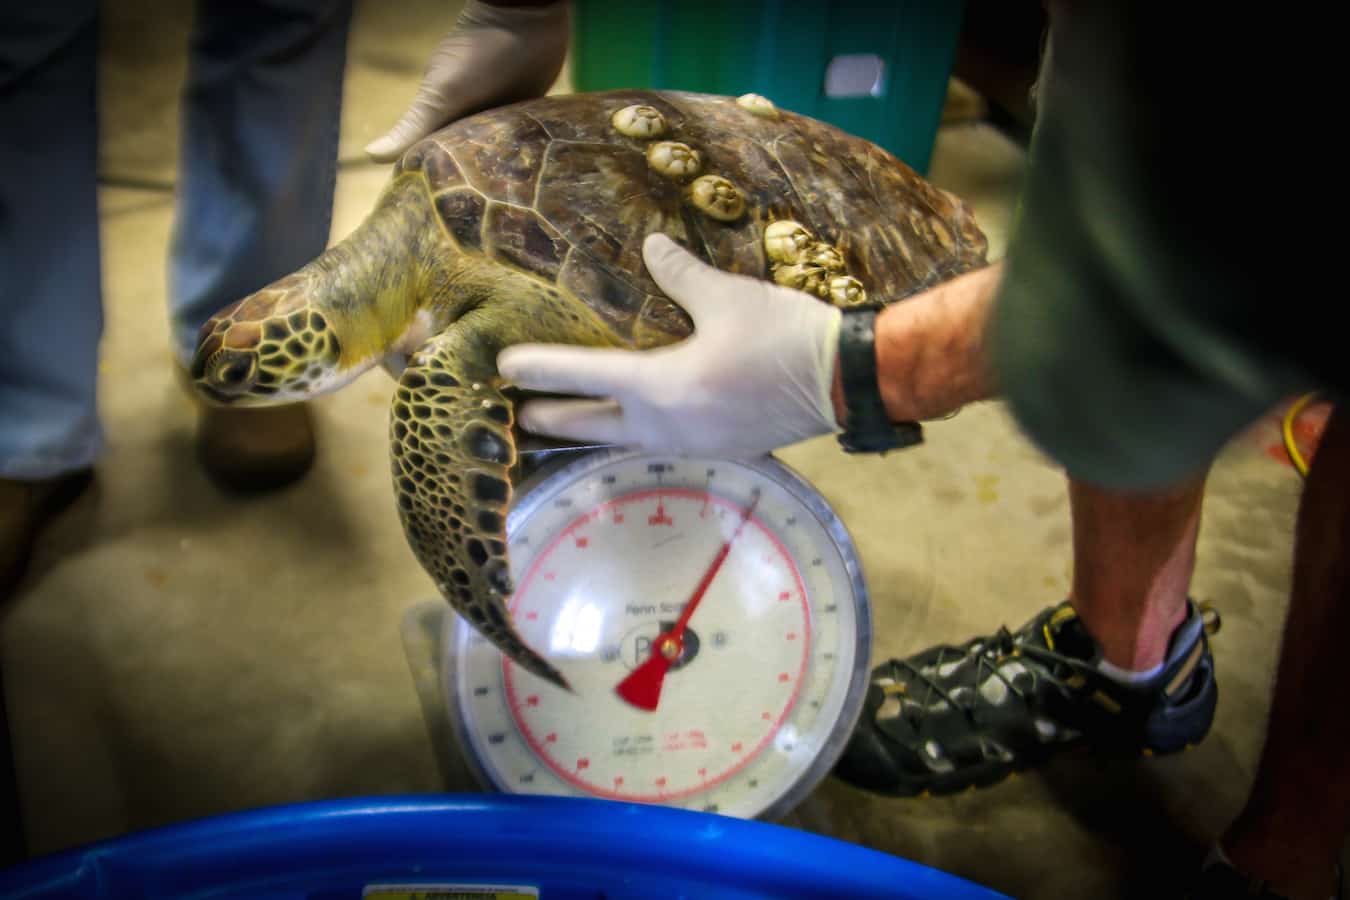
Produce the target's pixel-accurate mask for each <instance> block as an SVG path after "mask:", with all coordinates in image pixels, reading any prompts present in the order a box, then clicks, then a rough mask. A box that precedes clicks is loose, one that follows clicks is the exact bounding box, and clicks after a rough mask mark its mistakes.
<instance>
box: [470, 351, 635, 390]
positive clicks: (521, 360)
mask: <svg viewBox="0 0 1350 900" xmlns="http://www.w3.org/2000/svg"><path fill="white" fill-rule="evenodd" d="M640 367H641V363H640V354H639V353H638V352H637V351H631V350H612V349H608V348H597V347H574V346H570V345H565V344H516V345H514V346H511V347H507V348H506V349H505V350H503V351H502V352H501V353H500V354H498V356H497V371H499V372H500V373H501V374H502V377H504V378H506V379H507V380H508V381H511V382H513V383H514V384H516V385H517V386H519V387H522V388H524V389H526V390H530V391H544V392H547V393H551V394H580V395H582V396H586V397H614V396H617V395H619V394H622V393H624V392H625V390H626V389H628V388H631V387H632V386H633V380H634V378H635V376H637V374H638V371H639V369H640Z"/></svg>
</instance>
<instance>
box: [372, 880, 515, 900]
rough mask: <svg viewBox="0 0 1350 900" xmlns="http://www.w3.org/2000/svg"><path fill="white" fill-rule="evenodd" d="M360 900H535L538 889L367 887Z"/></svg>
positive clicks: (478, 885)
mask: <svg viewBox="0 0 1350 900" xmlns="http://www.w3.org/2000/svg"><path fill="white" fill-rule="evenodd" d="M361 896H362V897H363V898H364V900H538V897H539V889H538V888H534V887H528V886H524V885H518V884H511V885H507V884H369V885H366V889H365V890H364V891H363V892H362V893H361Z"/></svg>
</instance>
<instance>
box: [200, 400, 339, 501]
mask: <svg viewBox="0 0 1350 900" xmlns="http://www.w3.org/2000/svg"><path fill="white" fill-rule="evenodd" d="M197 458H198V459H199V460H200V461H201V464H202V465H203V466H204V467H205V468H206V471H207V474H209V475H210V476H211V478H212V479H213V480H215V482H216V483H217V484H219V485H220V486H221V487H223V488H225V489H226V490H230V491H234V492H237V493H257V492H260V491H269V490H275V489H276V488H280V487H284V486H285V485H288V484H290V483H291V482H293V481H296V480H297V479H299V478H300V477H301V476H302V475H304V474H305V473H306V472H308V471H309V468H310V466H311V465H312V464H313V462H314V420H313V418H312V417H311V415H310V412H309V407H308V406H307V405H305V404H303V403H296V404H292V405H289V406H268V407H254V408H242V407H239V408H235V407H224V406H202V407H201V408H200V409H199V411H198V419H197Z"/></svg>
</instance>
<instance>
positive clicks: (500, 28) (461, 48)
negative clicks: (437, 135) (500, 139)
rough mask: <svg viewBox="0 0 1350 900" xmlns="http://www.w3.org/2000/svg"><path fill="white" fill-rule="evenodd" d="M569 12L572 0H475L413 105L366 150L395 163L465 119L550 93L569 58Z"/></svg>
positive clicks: (449, 37) (439, 54)
mask: <svg viewBox="0 0 1350 900" xmlns="http://www.w3.org/2000/svg"><path fill="white" fill-rule="evenodd" d="M568 12H569V3H568V2H566V0H556V2H554V3H550V4H548V5H547V6H513V7H497V6H490V5H488V4H487V3H484V2H482V0H468V2H466V3H465V4H464V9H463V11H462V12H461V13H460V15H459V19H458V20H457V21H456V22H455V27H454V28H452V29H451V30H450V33H449V34H447V35H446V36H445V37H444V38H443V39H442V40H441V43H440V45H439V46H437V48H436V52H435V53H433V54H432V56H431V62H430V63H428V64H427V72H426V75H425V76H424V77H423V78H422V86H421V87H420V88H418V90H417V96H416V98H414V99H413V102H412V106H410V107H409V108H408V111H407V112H405V113H404V114H403V118H402V119H399V121H398V124H397V125H395V126H394V127H393V128H392V129H390V130H389V132H388V133H387V134H385V135H384V136H382V137H379V138H376V139H375V140H374V141H371V142H370V144H369V145H367V146H366V153H367V154H369V155H370V157H371V158H372V159H374V160H375V161H376V162H393V161H394V160H396V159H398V158H399V157H400V156H402V155H403V153H404V151H406V150H407V149H408V148H409V147H411V146H412V145H413V144H415V143H417V142H418V141H419V140H421V139H422V138H424V137H426V136H427V135H429V134H431V133H432V132H433V131H436V130H437V129H439V128H441V127H442V126H444V125H447V124H448V123H450V122H452V121H454V120H455V119H458V118H460V117H461V116H465V115H468V114H469V113H474V112H478V111H480V110H483V109H487V108H488V107H491V106H497V105H501V104H505V103H510V102H514V101H516V100H526V99H529V98H531V97H541V96H543V95H544V94H545V93H546V92H547V91H548V89H549V88H550V87H551V86H552V85H553V82H554V80H555V79H556V78H557V77H558V73H559V72H560V71H562V65H563V60H564V59H565V58H566V56H567V42H568V39H569V37H570V35H571V26H570V24H569V21H568Z"/></svg>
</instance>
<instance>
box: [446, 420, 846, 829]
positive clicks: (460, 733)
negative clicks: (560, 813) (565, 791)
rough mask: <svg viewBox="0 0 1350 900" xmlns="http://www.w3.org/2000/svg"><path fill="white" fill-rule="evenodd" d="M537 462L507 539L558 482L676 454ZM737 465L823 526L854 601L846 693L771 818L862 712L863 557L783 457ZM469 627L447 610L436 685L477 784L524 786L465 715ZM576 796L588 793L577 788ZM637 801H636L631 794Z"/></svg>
mask: <svg viewBox="0 0 1350 900" xmlns="http://www.w3.org/2000/svg"><path fill="white" fill-rule="evenodd" d="M541 458H542V462H540V464H539V466H538V468H537V469H535V470H534V471H533V472H532V473H531V474H530V475H529V476H528V477H527V478H526V479H525V480H524V481H523V482H522V483H521V485H520V486H519V488H518V490H517V492H516V496H515V500H514V502H513V504H512V508H511V510H510V512H509V513H508V515H507V526H506V527H507V538H508V541H509V540H510V538H511V536H513V535H514V534H515V533H516V532H517V530H518V529H519V528H520V527H521V525H522V523H524V522H527V521H529V520H530V519H531V517H533V516H534V515H535V514H536V513H537V512H538V511H539V510H540V508H541V507H542V505H543V504H545V503H547V502H548V501H549V500H550V499H551V498H552V497H553V496H554V495H555V494H556V493H557V492H558V490H559V489H561V488H560V487H559V486H565V485H570V484H573V483H576V482H579V481H581V480H582V479H584V478H586V477H587V476H588V475H590V474H592V473H594V472H596V471H597V470H599V469H602V468H604V467H606V466H609V465H612V464H615V463H621V462H626V461H630V460H632V459H634V458H650V459H652V460H653V461H654V462H655V461H680V457H671V456H665V455H659V454H650V453H645V452H642V451H636V450H625V449H622V448H613V447H610V448H601V449H595V450H589V449H588V450H583V451H573V452H567V451H561V452H557V453H549V454H541ZM735 463H736V464H737V465H741V466H745V467H747V468H750V469H753V470H755V471H756V472H757V473H758V474H759V475H761V476H762V477H765V478H767V479H769V480H771V481H773V482H775V483H776V484H777V485H778V486H779V487H780V488H782V489H783V490H784V491H786V492H787V493H788V494H790V495H791V496H792V497H793V499H795V500H796V501H797V502H799V503H800V504H801V505H802V506H803V508H805V509H806V510H807V511H808V512H810V513H811V515H813V516H814V517H815V518H816V520H817V523H818V524H819V525H820V526H821V528H822V529H823V531H824V532H825V533H826V534H827V535H828V536H829V539H830V541H831V542H832V543H833V547H834V549H835V550H836V551H837V552H838V553H839V555H840V558H841V561H842V564H843V567H844V572H845V576H846V579H847V583H848V588H849V591H850V594H851V597H850V600H851V602H852V605H853V615H854V623H855V627H854V632H855V637H856V641H857V647H856V651H855V653H854V656H853V663H852V666H851V667H850V669H849V671H848V674H847V678H848V684H847V688H846V690H845V694H844V700H843V703H842V705H841V707H840V710H839V713H838V715H837V716H836V718H835V722H834V724H833V726H832V730H831V733H830V735H829V737H828V738H827V739H826V740H825V741H824V743H823V744H822V745H821V748H820V751H819V752H818V753H817V754H816V756H815V758H814V759H813V760H812V762H811V763H810V764H809V765H807V766H806V767H805V768H804V769H802V770H801V771H800V772H799V773H798V775H797V776H796V778H795V779H794V780H793V781H792V782H791V783H790V784H789V785H788V787H787V788H786V789H785V790H784V791H783V792H782V793H781V794H780V795H779V796H778V797H777V798H776V799H775V800H774V801H773V802H772V803H770V804H768V805H766V806H765V807H764V808H763V809H762V810H761V811H759V812H757V813H756V814H755V816H754V818H757V819H762V820H767V821H773V820H777V819H780V818H782V817H783V816H785V815H786V814H787V813H789V812H791V811H792V810H793V809H794V808H796V807H797V806H798V805H799V804H800V803H801V802H802V800H804V799H805V797H806V795H807V794H809V793H810V792H811V791H812V790H814V789H815V788H816V787H817V786H818V785H819V784H820V783H821V782H822V781H823V780H824V779H825V778H826V777H827V776H828V775H829V773H830V771H831V770H832V769H833V768H834V765H835V763H837V762H838V760H839V757H840V756H841V755H842V754H843V752H844V749H845V747H846V746H847V744H848V741H849V738H850V736H851V735H852V733H853V730H854V728H855V727H856V725H857V722H858V719H859V716H860V715H861V713H862V707H863V701H864V699H865V697H866V694H867V686H868V674H869V671H870V657H871V646H872V618H871V603H870V597H869V594H868V590H867V584H866V580H865V578H864V577H863V572H862V564H861V560H860V558H859V556H858V552H857V548H856V546H855V545H854V542H853V538H852V536H851V535H850V534H849V532H848V529H847V528H846V527H845V526H844V523H843V521H842V520H841V519H840V518H839V516H838V514H836V513H835V511H834V509H833V508H832V507H831V506H830V505H829V503H828V502H827V501H826V500H825V498H824V497H823V496H822V495H821V494H820V492H819V491H817V490H816V489H815V488H814V487H812V486H811V484H810V483H809V482H807V481H806V480H805V479H804V478H802V477H801V476H800V475H799V474H797V473H796V472H795V471H793V470H792V469H791V468H789V467H788V466H787V465H786V464H784V463H783V462H781V461H780V460H778V459H775V458H773V457H772V456H763V457H760V458H757V459H739V460H736V461H735ZM474 635H475V632H474V630H473V628H472V627H471V626H470V625H469V623H468V622H467V621H466V620H464V619H462V618H461V617H459V616H457V615H455V614H454V613H453V612H451V613H450V614H449V615H447V616H446V628H445V633H444V651H445V653H444V657H443V658H444V659H445V660H446V664H445V665H444V666H443V667H442V670H443V677H442V687H443V689H444V692H445V695H444V696H445V700H446V702H447V703H448V705H449V707H450V721H451V724H452V728H453V731H454V734H455V738H456V740H457V741H458V744H459V749H460V750H461V751H462V753H463V756H464V758H465V760H466V762H467V763H468V765H469V768H470V770H471V771H472V772H473V774H474V777H475V778H476V779H477V781H478V782H479V784H480V785H481V786H482V787H483V788H485V789H487V790H491V791H498V792H507V793H529V792H521V791H516V790H514V789H512V788H511V787H509V786H507V785H504V784H502V783H499V782H498V780H497V779H495V778H494V777H493V775H492V772H491V770H490V769H489V767H488V765H487V764H486V762H485V757H486V755H487V748H486V746H485V741H484V738H483V736H482V735H481V734H480V733H479V732H478V731H477V730H476V729H475V728H474V727H473V724H472V723H471V722H470V720H469V716H470V713H469V709H470V703H469V702H468V698H466V697H465V696H464V694H463V691H464V690H467V681H466V679H465V678H463V677H462V676H463V673H462V672H461V669H462V667H463V666H465V665H466V664H467V663H466V662H465V661H466V659H467V652H466V651H467V649H468V643H469V641H470V640H471V639H472V638H473V637H474ZM575 793H576V794H578V795H584V796H593V795H591V794H586V793H583V792H582V791H580V790H578V791H576V792H575ZM634 802H636V801H634Z"/></svg>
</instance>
